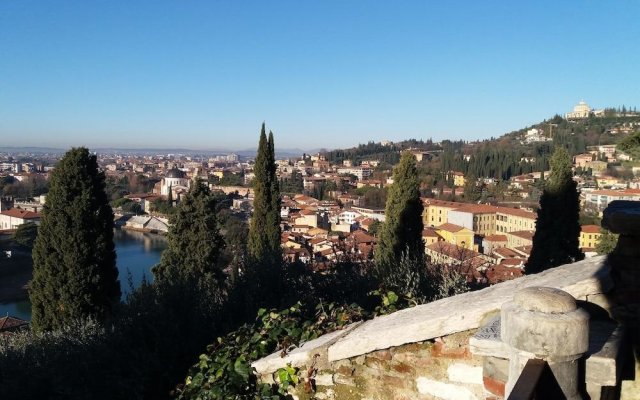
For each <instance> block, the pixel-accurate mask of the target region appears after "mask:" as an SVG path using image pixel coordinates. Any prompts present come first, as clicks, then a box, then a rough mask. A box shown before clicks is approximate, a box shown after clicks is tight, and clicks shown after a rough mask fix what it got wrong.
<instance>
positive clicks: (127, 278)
mask: <svg viewBox="0 0 640 400" xmlns="http://www.w3.org/2000/svg"><path fill="white" fill-rule="evenodd" d="M114 241H115V245H116V254H117V255H118V258H117V262H116V264H117V266H118V271H119V272H120V274H119V279H120V287H121V288H122V295H123V297H124V296H126V294H127V293H129V292H130V291H131V287H133V288H134V289H135V288H137V287H138V286H140V283H141V282H142V279H146V280H148V281H152V280H153V274H152V273H151V267H153V266H154V265H155V264H157V263H158V262H159V261H160V255H161V254H162V251H163V250H164V249H165V248H166V247H167V239H166V238H165V237H164V236H159V235H154V234H151V233H141V232H131V231H124V230H120V229H116V230H115V232H114ZM7 314H9V315H11V316H14V317H17V318H22V319H25V320H29V319H31V303H29V300H22V301H16V302H12V303H4V304H0V316H5V315H7Z"/></svg>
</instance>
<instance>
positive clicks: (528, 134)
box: [324, 108, 640, 179]
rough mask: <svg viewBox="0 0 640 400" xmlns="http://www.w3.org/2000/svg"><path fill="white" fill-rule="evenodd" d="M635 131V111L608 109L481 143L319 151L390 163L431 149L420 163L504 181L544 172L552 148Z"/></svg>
mask: <svg viewBox="0 0 640 400" xmlns="http://www.w3.org/2000/svg"><path fill="white" fill-rule="evenodd" d="M638 131H640V113H636V112H635V111H634V112H630V111H625V112H620V111H619V110H615V109H613V108H609V109H605V113H604V115H603V116H601V117H595V116H591V117H589V118H584V119H579V120H572V121H568V120H566V119H564V118H563V117H561V116H559V115H555V116H554V117H552V118H549V119H546V120H544V121H541V122H539V123H537V124H533V125H531V126H527V127H524V128H521V129H519V130H516V131H513V132H509V133H506V134H503V135H502V136H499V137H497V138H496V137H491V138H488V139H485V140H480V141H472V142H468V141H464V140H453V141H452V140H443V141H441V142H433V141H431V140H426V141H424V140H419V139H410V140H404V141H401V142H396V143H385V144H384V145H383V144H382V143H374V142H369V143H367V144H360V145H358V146H356V147H352V148H349V149H335V150H332V151H329V152H325V153H324V155H325V157H326V158H327V159H328V160H329V161H332V162H336V163H341V162H342V161H344V160H351V161H352V162H354V163H355V164H358V163H361V162H362V161H366V160H379V161H381V162H383V163H386V164H388V166H389V165H394V164H395V163H397V162H398V159H399V153H400V151H401V150H406V149H415V150H422V151H432V150H440V151H442V152H441V153H434V154H433V156H432V157H428V158H426V159H425V161H423V163H426V164H429V165H431V166H432V167H436V168H437V169H438V170H441V171H460V172H463V173H465V174H471V175H475V176H477V177H493V178H498V179H509V178H510V177H511V176H513V175H520V174H523V173H529V172H534V171H546V170H548V168H549V157H550V155H551V153H552V152H553V150H554V148H555V146H558V145H562V146H565V147H566V148H567V149H568V151H569V153H570V154H571V155H575V154H580V153H584V152H586V151H587V147H589V146H596V145H603V144H614V143H618V142H620V141H621V140H623V139H624V138H625V137H627V136H629V135H630V134H632V133H633V132H638ZM432 162H433V163H432ZM434 163H435V164H434Z"/></svg>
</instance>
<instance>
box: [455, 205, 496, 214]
mask: <svg viewBox="0 0 640 400" xmlns="http://www.w3.org/2000/svg"><path fill="white" fill-rule="evenodd" d="M453 211H462V212H468V213H472V214H490V213H495V212H497V211H498V207H496V206H492V205H489V204H465V205H463V206H462V207H459V208H456V209H455V210H453Z"/></svg>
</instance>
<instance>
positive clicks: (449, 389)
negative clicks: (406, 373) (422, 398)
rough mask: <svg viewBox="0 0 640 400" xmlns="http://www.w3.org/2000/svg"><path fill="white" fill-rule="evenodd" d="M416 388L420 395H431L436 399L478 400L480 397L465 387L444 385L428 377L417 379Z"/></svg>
mask: <svg viewBox="0 0 640 400" xmlns="http://www.w3.org/2000/svg"><path fill="white" fill-rule="evenodd" d="M416 386H417V388H418V393H420V394H426V395H431V396H433V397H435V398H436V399H446V400H477V399H478V397H477V396H476V395H474V394H473V392H472V391H471V390H469V389H467V388H465V387H462V386H458V385H454V384H451V383H444V382H440V381H436V380H433V379H429V378H426V377H423V376H421V377H419V378H418V379H416Z"/></svg>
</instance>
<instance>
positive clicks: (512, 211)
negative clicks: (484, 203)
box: [496, 207, 538, 219]
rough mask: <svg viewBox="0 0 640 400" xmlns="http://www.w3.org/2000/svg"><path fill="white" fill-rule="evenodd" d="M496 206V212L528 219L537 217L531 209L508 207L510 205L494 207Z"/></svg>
mask: <svg viewBox="0 0 640 400" xmlns="http://www.w3.org/2000/svg"><path fill="white" fill-rule="evenodd" d="M496 208H497V209H498V210H497V212H498V213H501V214H508V215H513V216H516V217H522V218H529V219H536V218H537V217H538V214H536V213H534V212H531V211H527V210H523V209H520V208H510V207H496Z"/></svg>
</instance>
